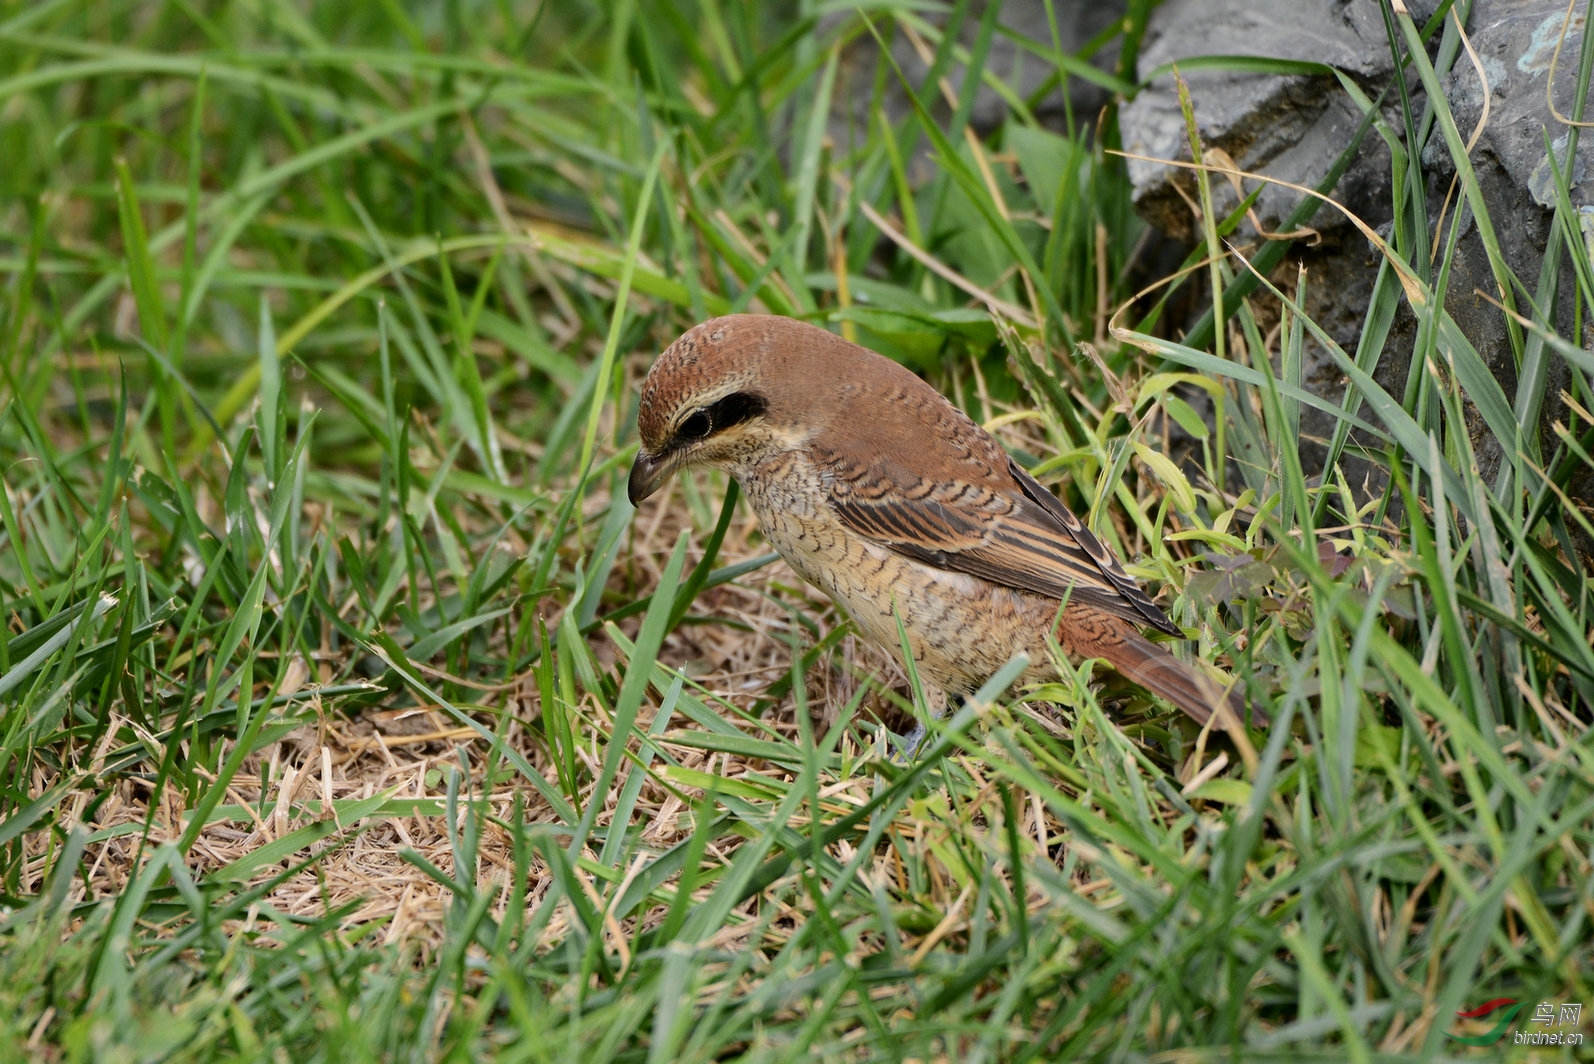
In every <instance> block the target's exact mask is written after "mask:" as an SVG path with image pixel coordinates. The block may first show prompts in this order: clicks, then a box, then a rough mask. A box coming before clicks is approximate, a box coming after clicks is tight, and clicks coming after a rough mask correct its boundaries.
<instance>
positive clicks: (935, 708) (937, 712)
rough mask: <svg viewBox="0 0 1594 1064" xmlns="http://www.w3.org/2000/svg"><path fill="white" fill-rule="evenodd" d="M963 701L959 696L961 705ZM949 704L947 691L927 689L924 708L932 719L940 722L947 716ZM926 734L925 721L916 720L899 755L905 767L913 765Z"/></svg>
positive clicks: (935, 688) (937, 688) (933, 688)
mask: <svg viewBox="0 0 1594 1064" xmlns="http://www.w3.org/2000/svg"><path fill="white" fill-rule="evenodd" d="M962 701H963V698H962V696H961V695H960V696H958V702H959V704H961V703H962ZM947 702H948V700H947V694H946V692H945V691H943V690H941V688H939V687H927V688H925V690H924V708H925V709H927V710H929V711H930V717H931V719H933V720H940V719H941V718H942V717H944V716H946V710H947ZM925 734H926V732H925V727H924V721H922V720H917V719H916V720H914V722H913V730H912V731H910V732H908V734H907V735H906V736H904V737H903V740H902V750H901V752H900V753H899V754H898V755H897V756H898V757H899V758H900V759H901V761H902V763H903V764H904V765H908V764H912V763H913V756H914V755H915V754H917V753H918V752H919V744H920V743H922V742H924V736H925Z"/></svg>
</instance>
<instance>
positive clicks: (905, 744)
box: [897, 720, 925, 765]
mask: <svg viewBox="0 0 1594 1064" xmlns="http://www.w3.org/2000/svg"><path fill="white" fill-rule="evenodd" d="M924 736H925V730H924V721H922V720H919V721H914V723H913V730H912V731H910V732H909V733H908V734H907V735H905V736H903V737H902V748H901V749H899V750H898V751H897V761H899V762H900V763H902V764H904V765H911V764H913V755H915V754H917V753H918V752H919V744H920V743H922V742H924Z"/></svg>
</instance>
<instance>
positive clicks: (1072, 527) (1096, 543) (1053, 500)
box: [1007, 459, 1184, 635]
mask: <svg viewBox="0 0 1594 1064" xmlns="http://www.w3.org/2000/svg"><path fill="white" fill-rule="evenodd" d="M1007 470H1008V472H1009V473H1011V474H1012V475H1013V479H1014V480H1016V481H1017V482H1018V488H1019V490H1020V491H1022V492H1023V493H1024V496H1025V498H1027V499H1029V500H1030V501H1031V502H1034V503H1037V504H1039V506H1040V507H1041V509H1043V510H1045V511H1046V512H1047V513H1048V514H1050V515H1051V516H1052V517H1053V518H1054V519H1055V520H1056V521H1057V523H1058V524H1059V525H1061V526H1062V528H1063V531H1065V532H1067V533H1068V536H1069V538H1070V539H1071V540H1072V541H1073V544H1074V545H1075V546H1077V547H1078V548H1079V549H1080V550H1083V551H1084V552H1085V553H1086V554H1087V555H1089V556H1090V559H1091V561H1093V562H1095V563H1096V568H1097V570H1098V571H1099V572H1100V573H1101V575H1102V576H1105V577H1106V578H1107V579H1108V581H1109V582H1111V584H1112V586H1113V587H1114V588H1115V589H1117V591H1118V594H1120V595H1122V596H1123V598H1124V599H1125V600H1126V601H1128V603H1129V604H1130V605H1131V606H1133V607H1134V610H1135V613H1137V614H1139V616H1140V618H1141V619H1143V620H1144V621H1145V622H1146V623H1147V624H1149V625H1151V626H1152V627H1153V628H1155V629H1157V630H1158V631H1161V632H1166V633H1168V634H1169V635H1183V634H1184V633H1183V632H1181V631H1180V630H1179V626H1178V625H1176V624H1174V623H1173V622H1172V621H1170V620H1168V616H1167V614H1165V613H1163V612H1162V610H1161V609H1159V608H1158V607H1157V604H1156V603H1155V602H1152V601H1151V599H1149V598H1147V597H1146V593H1145V592H1144V591H1141V590H1140V585H1138V584H1136V583H1135V581H1134V578H1133V577H1131V576H1130V575H1129V574H1128V573H1126V572H1124V569H1123V566H1122V565H1120V564H1119V563H1118V559H1117V558H1114V557H1113V556H1112V552H1111V551H1109V550H1108V549H1107V548H1106V547H1104V546H1103V545H1102V542H1101V540H1099V539H1097V538H1096V537H1095V536H1094V535H1092V534H1091V532H1090V529H1088V528H1086V527H1085V525H1084V522H1082V521H1080V519H1079V518H1077V517H1075V516H1074V514H1073V512H1072V511H1071V510H1069V509H1068V507H1066V506H1064V505H1063V504H1062V502H1061V501H1059V500H1058V498H1057V496H1055V495H1053V494H1052V493H1051V492H1049V491H1047V490H1046V488H1045V487H1044V486H1043V485H1042V484H1041V482H1040V481H1038V480H1036V479H1035V478H1034V477H1032V476H1030V475H1029V474H1028V473H1027V472H1025V471H1024V469H1023V467H1021V466H1020V465H1019V464H1018V463H1017V462H1014V461H1012V460H1011V459H1009V460H1008V463H1007ZM1124 616H1128V617H1129V619H1130V620H1135V619H1136V618H1135V617H1133V616H1130V615H1128V614H1125V615H1124Z"/></svg>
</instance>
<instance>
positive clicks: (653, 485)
mask: <svg viewBox="0 0 1594 1064" xmlns="http://www.w3.org/2000/svg"><path fill="white" fill-rule="evenodd" d="M677 464H678V463H677V461H676V460H675V459H674V458H672V457H671V456H670V455H668V454H665V455H652V454H649V453H648V452H646V451H638V452H637V456H636V461H635V462H632V463H631V479H630V481H629V482H628V483H627V484H626V494H627V495H629V496H630V497H631V505H632V506H639V505H641V504H642V501H643V500H644V499H646V498H647V497H648V496H649V495H652V494H653V493H654V492H656V491H658V490H659V489H660V488H661V487H663V486H664V482H665V481H666V480H669V479H670V474H671V473H673V472H675V467H676V465H677Z"/></svg>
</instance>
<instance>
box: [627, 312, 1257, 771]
mask: <svg viewBox="0 0 1594 1064" xmlns="http://www.w3.org/2000/svg"><path fill="white" fill-rule="evenodd" d="M637 429H638V432H639V434H640V435H641V437H642V449H641V450H640V451H639V452H638V454H637V457H636V463H635V464H634V465H633V466H632V467H631V480H630V492H629V493H630V496H631V502H632V503H633V504H637V503H640V502H642V500H644V499H646V498H647V497H648V496H649V495H652V494H653V493H654V492H655V491H657V490H658V489H659V487H660V486H661V485H662V484H663V483H664V482H665V480H667V479H668V478H669V476H670V474H672V473H674V472H675V471H676V470H677V469H681V468H683V467H687V466H708V467H711V468H716V469H723V470H725V471H726V472H727V473H729V474H730V475H731V476H733V477H735V478H736V481H737V483H738V484H740V485H741V488H742V491H743V492H744V493H745V494H746V495H747V499H748V502H749V503H750V504H751V505H752V507H753V512H754V513H755V514H757V515H758V523H759V526H760V528H762V530H763V532H764V535H765V536H767V537H768V538H769V541H770V543H771V544H772V545H773V546H774V548H775V549H776V550H777V551H779V552H780V555H781V557H783V558H784V559H786V561H787V563H788V564H790V565H791V567H792V568H793V569H795V570H797V572H798V574H799V575H800V576H802V578H803V579H804V580H807V581H808V582H809V583H810V584H813V585H814V586H815V587H817V588H819V589H820V590H821V591H823V592H825V594H827V595H829V596H830V597H831V598H832V599H834V600H835V602H836V603H837V604H838V605H839V606H841V608H842V609H843V610H845V611H846V612H847V614H848V615H849V616H850V617H851V618H852V620H853V622H854V623H855V624H856V625H857V626H858V628H859V629H860V630H861V631H862V632H863V633H864V634H865V635H867V636H869V637H870V638H871V639H873V640H875V641H876V642H878V643H880V644H882V645H883V646H885V647H887V648H889V649H891V650H892V651H899V648H900V647H901V640H900V639H899V637H898V628H897V621H898V619H899V618H900V619H901V622H902V629H903V630H904V631H906V633H907V642H908V646H909V649H910V650H911V651H912V654H913V658H914V662H915V664H916V665H917V666H918V669H919V672H920V674H921V675H922V676H924V677H925V678H927V679H928V680H929V681H930V682H931V683H933V684H934V685H935V688H936V689H937V690H936V691H935V692H934V693H932V707H931V711H932V713H934V714H936V715H939V714H940V713H941V712H942V711H944V709H945V706H946V702H945V699H946V698H947V697H951V698H953V699H958V700H961V699H963V698H965V697H967V696H969V695H971V694H973V693H974V691H976V690H977V689H978V688H979V687H980V685H981V684H982V683H984V682H985V681H986V680H987V679H988V678H989V677H990V676H991V674H992V673H994V672H996V670H997V669H999V668H1001V667H1002V666H1003V665H1004V664H1006V662H1007V661H1008V660H1009V659H1010V658H1011V657H1012V656H1013V654H1014V653H1015V652H1017V651H1023V652H1024V653H1025V654H1027V655H1028V656H1029V660H1030V662H1031V664H1030V665H1029V667H1028V669H1027V670H1026V671H1025V672H1024V674H1023V676H1022V679H1023V680H1024V681H1028V682H1044V681H1047V680H1055V679H1056V678H1057V677H1058V670H1057V667H1056V665H1055V664H1054V662H1053V658H1052V655H1051V653H1050V652H1049V650H1048V648H1047V636H1048V635H1053V634H1054V635H1055V637H1056V640H1057V642H1058V644H1059V645H1060V646H1061V647H1062V649H1063V650H1064V651H1065V652H1066V653H1067V654H1068V655H1069V657H1070V658H1071V659H1073V660H1075V661H1078V660H1081V659H1085V658H1102V659H1104V660H1106V661H1107V662H1108V663H1109V664H1110V665H1112V666H1113V668H1115V669H1117V670H1118V672H1120V673H1122V674H1123V675H1124V676H1126V677H1128V678H1129V679H1130V680H1133V681H1134V682H1135V683H1137V684H1139V685H1140V686H1142V687H1144V688H1146V689H1147V690H1150V691H1152V692H1154V693H1156V694H1158V695H1161V696H1162V697H1163V698H1166V699H1167V700H1168V701H1169V702H1172V703H1173V704H1174V705H1176V706H1178V707H1179V708H1180V709H1182V710H1183V711H1184V712H1185V713H1187V714H1189V715H1190V716H1191V717H1193V718H1194V719H1195V720H1196V721H1198V722H1200V723H1202V724H1205V723H1206V722H1207V721H1208V719H1209V718H1211V716H1212V715H1213V713H1214V712H1215V711H1216V712H1219V713H1220V714H1221V716H1220V720H1219V723H1223V724H1225V725H1226V726H1229V727H1239V726H1240V723H1239V722H1240V719H1241V718H1242V717H1243V715H1244V710H1245V704H1244V702H1243V701H1242V700H1241V699H1240V697H1239V696H1238V693H1237V692H1236V693H1234V694H1230V695H1228V696H1227V697H1225V695H1224V693H1223V686H1222V685H1221V684H1220V683H1219V682H1218V681H1216V680H1214V679H1212V678H1209V677H1207V676H1206V675H1204V674H1202V673H1199V672H1197V671H1196V670H1195V669H1193V668H1191V667H1190V666H1188V665H1186V664H1184V663H1183V662H1180V661H1179V660H1178V659H1176V658H1175V657H1174V656H1173V655H1172V654H1170V653H1168V651H1167V650H1165V649H1164V648H1162V647H1160V646H1158V645H1157V644H1155V643H1153V642H1151V641H1150V640H1148V639H1146V638H1145V637H1144V636H1142V635H1141V634H1140V632H1139V629H1141V628H1143V627H1151V628H1155V629H1157V630H1158V631H1160V632H1165V633H1167V634H1168V635H1183V633H1182V632H1181V631H1180V630H1179V629H1178V628H1177V627H1176V626H1175V625H1174V624H1173V622H1172V621H1170V620H1169V619H1168V618H1167V616H1165V615H1164V614H1163V612H1162V611H1161V610H1160V609H1158V608H1157V606H1156V605H1155V604H1154V603H1153V602H1152V601H1151V600H1150V599H1149V598H1147V597H1146V595H1145V594H1144V593H1143V592H1142V591H1141V590H1140V588H1139V587H1137V586H1136V584H1135V582H1134V580H1133V579H1131V578H1130V576H1129V574H1127V573H1125V572H1124V570H1123V567H1122V566H1121V565H1119V563H1118V560H1117V559H1116V558H1114V557H1113V556H1112V554H1111V553H1110V552H1109V551H1108V550H1107V548H1106V547H1104V546H1102V544H1101V541H1100V540H1098V539H1097V538H1096V537H1095V536H1093V535H1092V534H1091V533H1090V531H1089V530H1088V529H1086V528H1085V526H1084V525H1083V524H1082V523H1081V522H1080V520H1079V518H1077V517H1075V516H1074V515H1073V514H1072V513H1070V512H1069V510H1068V508H1067V507H1066V506H1064V505H1063V504H1062V503H1061V502H1059V501H1058V500H1057V498H1056V497H1055V496H1054V495H1052V493H1051V492H1049V491H1047V490H1046V489H1045V488H1044V487H1042V486H1041V485H1040V483H1039V482H1038V481H1036V480H1035V478H1034V477H1032V476H1030V475H1029V474H1028V473H1026V472H1025V471H1024V470H1023V469H1022V468H1020V467H1019V466H1018V465H1017V463H1015V462H1014V461H1013V460H1012V459H1011V458H1009V457H1008V456H1007V452H1006V451H1004V450H1003V449H1002V447H1001V445H1000V444H998V443H997V442H996V441H995V440H994V439H992V438H991V436H990V435H989V434H988V433H987V432H986V431H985V430H984V429H982V428H980V426H979V425H976V424H975V423H974V422H973V421H972V420H970V419H969V417H968V416H967V415H965V414H964V413H963V412H962V411H960V410H958V409H957V408H956V407H954V406H953V405H952V404H951V403H949V402H947V401H946V399H944V398H943V397H942V396H941V395H940V393H938V392H937V391H936V390H935V389H933V388H931V387H930V386H929V385H928V384H926V383H925V382H924V381H922V380H920V379H919V378H918V377H916V376H914V375H913V373H911V372H910V371H909V370H907V369H905V368H904V367H902V366H900V365H898V364H897V363H895V362H893V361H891V360H890V359H888V358H884V357H882V356H880V355H877V354H875V353H874V352H872V351H867V350H865V349H864V348H862V347H859V346H858V345H856V344H852V343H849V342H847V341H846V340H843V339H841V338H840V337H838V336H835V335H834V334H832V333H829V332H826V331H825V330H824V329H821V328H819V327H817V326H814V325H809V324H806V323H804V322H799V321H794V320H792V319H789V318H780V317H769V316H763V315H751V314H743V315H733V316H730V317H725V318H715V319H714V320H712V321H708V322H704V323H703V324H702V325H699V326H697V327H696V328H694V329H691V330H690V331H688V332H687V333H686V334H685V335H684V336H682V337H681V338H680V339H679V340H677V341H676V342H675V343H673V344H671V345H670V348H669V349H668V350H667V351H665V352H664V354H662V355H660V356H659V359H658V361H657V362H655V363H654V364H653V368H652V369H651V370H650V371H649V372H648V376H647V380H646V381H644V382H643V385H642V404H641V408H640V411H639V414H638V416H637ZM1065 603H1066V605H1065ZM1059 611H1060V612H1059ZM1231 711H1232V713H1231ZM1252 717H1253V720H1254V721H1255V722H1256V723H1258V724H1262V723H1265V720H1264V719H1263V718H1262V717H1261V715H1260V714H1258V713H1255V712H1253V714H1252ZM923 733H924V726H923V724H922V723H921V724H920V725H919V726H918V727H917V728H915V730H914V733H913V735H912V736H911V737H910V738H909V740H908V746H907V750H906V753H907V756H910V757H911V756H912V753H913V750H914V749H915V748H916V747H917V745H918V742H919V740H920V738H922V736H923Z"/></svg>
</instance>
